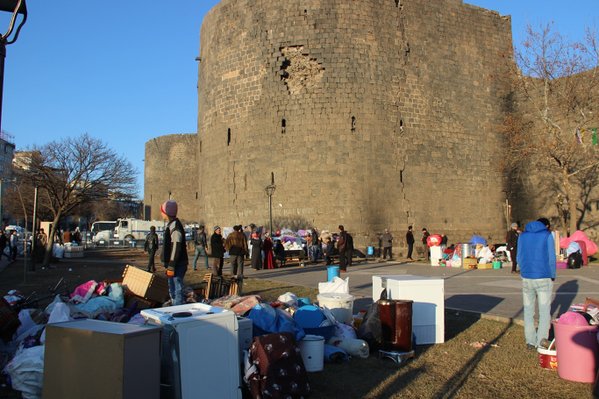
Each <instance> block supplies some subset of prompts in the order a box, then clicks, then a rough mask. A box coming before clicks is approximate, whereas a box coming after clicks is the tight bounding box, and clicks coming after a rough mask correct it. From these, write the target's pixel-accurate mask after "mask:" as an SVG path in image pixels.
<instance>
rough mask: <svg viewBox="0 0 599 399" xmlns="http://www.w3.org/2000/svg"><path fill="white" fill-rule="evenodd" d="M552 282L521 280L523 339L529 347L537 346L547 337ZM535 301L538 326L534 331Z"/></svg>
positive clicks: (541, 279)
mask: <svg viewBox="0 0 599 399" xmlns="http://www.w3.org/2000/svg"><path fill="white" fill-rule="evenodd" d="M552 292H553V281H551V279H550V278H539V279H529V278H523V279H522V298H523V302H524V338H525V339H526V343H527V344H529V345H534V346H539V344H540V343H541V340H542V339H543V338H545V339H547V338H548V337H549V328H550V326H551V294H552ZM535 300H536V301H537V302H538V304H539V326H538V328H537V329H536V330H535V320H534V317H535V308H536V306H535Z"/></svg>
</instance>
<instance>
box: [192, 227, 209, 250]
mask: <svg viewBox="0 0 599 399" xmlns="http://www.w3.org/2000/svg"><path fill="white" fill-rule="evenodd" d="M193 243H194V244H195V247H196V248H198V247H199V248H206V246H207V245H208V241H207V239H206V233H204V232H203V231H198V232H197V233H196V236H195V239H194V240H193Z"/></svg>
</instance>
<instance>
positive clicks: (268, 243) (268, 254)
mask: <svg viewBox="0 0 599 399" xmlns="http://www.w3.org/2000/svg"><path fill="white" fill-rule="evenodd" d="M272 247H273V242H272V239H271V238H270V234H269V233H265V234H264V242H263V243H262V250H263V251H264V268H265V269H274V268H275V262H274V259H273V256H272Z"/></svg>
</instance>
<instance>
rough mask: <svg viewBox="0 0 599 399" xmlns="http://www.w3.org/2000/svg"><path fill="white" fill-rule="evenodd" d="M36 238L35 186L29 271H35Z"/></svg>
mask: <svg viewBox="0 0 599 399" xmlns="http://www.w3.org/2000/svg"><path fill="white" fill-rule="evenodd" d="M36 237H37V186H36V187H35V191H34V194H33V227H32V228H31V268H30V269H29V270H31V271H32V272H34V271H35V258H34V255H35V239H36Z"/></svg>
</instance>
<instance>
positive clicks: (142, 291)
mask: <svg viewBox="0 0 599 399" xmlns="http://www.w3.org/2000/svg"><path fill="white" fill-rule="evenodd" d="M123 285H124V286H126V287H127V289H128V290H129V291H131V293H132V294H134V295H137V296H139V297H142V298H145V299H148V300H150V301H154V302H160V303H162V302H165V301H166V300H167V299H168V298H169V293H168V281H167V279H166V277H164V276H161V275H158V274H152V273H149V272H147V271H145V270H141V269H138V268H137V267H135V266H131V265H127V266H125V270H123Z"/></svg>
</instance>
